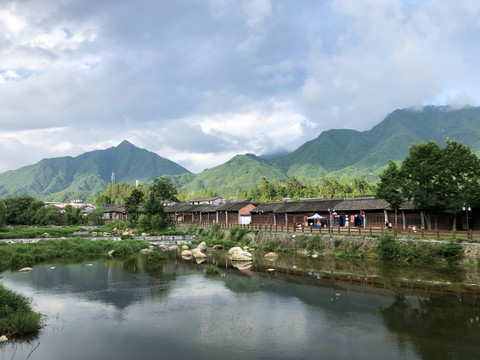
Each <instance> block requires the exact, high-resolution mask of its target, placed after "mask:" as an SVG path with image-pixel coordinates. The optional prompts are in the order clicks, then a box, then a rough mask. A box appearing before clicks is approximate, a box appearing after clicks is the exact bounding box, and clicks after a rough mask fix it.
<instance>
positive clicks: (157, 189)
mask: <svg viewBox="0 0 480 360" xmlns="http://www.w3.org/2000/svg"><path fill="white" fill-rule="evenodd" d="M150 191H151V192H152V193H153V196H155V198H156V199H157V200H160V201H161V202H162V204H163V203H164V202H165V200H171V201H177V200H178V199H177V195H178V193H177V189H176V188H175V186H173V184H172V182H171V181H170V180H169V179H167V178H166V177H159V178H155V179H154V180H153V184H152V185H151V186H150Z"/></svg>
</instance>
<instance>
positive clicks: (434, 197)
mask: <svg viewBox="0 0 480 360" xmlns="http://www.w3.org/2000/svg"><path fill="white" fill-rule="evenodd" d="M445 166H446V164H445V162H444V157H443V151H442V149H441V148H440V147H439V146H438V145H437V143H436V142H435V141H433V140H430V141H429V142H428V143H426V144H425V143H420V144H413V145H412V146H411V147H410V152H409V155H408V156H407V157H406V158H405V159H404V160H403V162H402V165H401V166H400V172H401V177H402V179H403V194H404V195H405V197H406V198H408V199H411V200H412V201H413V204H414V206H415V207H416V208H417V209H421V210H423V211H424V212H425V215H426V225H427V228H428V229H431V213H432V212H437V213H438V212H441V211H442V210H443V207H444V201H443V200H444V199H443V198H442V197H444V194H445V179H444V178H443V177H442V174H443V173H444V168H445Z"/></svg>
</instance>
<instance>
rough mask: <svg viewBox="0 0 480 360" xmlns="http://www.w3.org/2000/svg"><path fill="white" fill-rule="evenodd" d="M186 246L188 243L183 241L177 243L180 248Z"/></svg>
mask: <svg viewBox="0 0 480 360" xmlns="http://www.w3.org/2000/svg"><path fill="white" fill-rule="evenodd" d="M185 244H186V242H185V241H183V240H180V241H177V245H178V246H180V245H185Z"/></svg>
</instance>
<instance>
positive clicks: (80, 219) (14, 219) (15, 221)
mask: <svg viewBox="0 0 480 360" xmlns="http://www.w3.org/2000/svg"><path fill="white" fill-rule="evenodd" d="M102 218H103V210H102V209H95V210H92V211H90V212H89V213H88V214H83V213H82V212H81V209H79V208H74V207H73V206H71V205H67V206H65V207H64V208H63V211H62V210H61V209H59V208H58V207H56V206H53V205H47V206H45V204H44V203H43V201H40V200H37V199H35V198H34V197H32V196H28V195H20V196H15V197H12V198H9V199H5V200H2V199H0V228H3V227H5V226H6V225H38V226H45V225H86V224H90V225H99V224H101V223H102Z"/></svg>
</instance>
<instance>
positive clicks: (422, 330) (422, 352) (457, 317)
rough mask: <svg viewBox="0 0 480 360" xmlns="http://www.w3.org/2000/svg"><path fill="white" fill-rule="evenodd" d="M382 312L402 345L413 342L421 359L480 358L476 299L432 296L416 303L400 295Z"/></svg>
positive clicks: (388, 326) (389, 328) (479, 312)
mask: <svg viewBox="0 0 480 360" xmlns="http://www.w3.org/2000/svg"><path fill="white" fill-rule="evenodd" d="M380 312H381V314H382V316H383V320H384V322H385V324H386V326H387V328H388V330H389V331H391V332H392V333H393V334H394V335H396V337H397V339H398V342H399V345H400V346H401V347H403V346H405V345H406V344H407V343H408V342H410V343H411V344H412V345H413V347H414V348H415V350H416V351H417V353H418V355H419V356H420V357H421V358H422V359H478V358H480V346H479V345H478V338H479V335H480V319H479V318H478V316H479V315H480V305H479V304H476V303H475V300H474V299H473V298H461V297H459V296H457V295H443V296H442V295H431V296H430V298H428V299H418V301H416V302H415V301H407V299H406V298H405V297H404V296H403V295H400V294H399V295H397V296H396V297H395V301H394V303H393V304H392V305H391V306H390V307H388V308H384V309H381V310H380Z"/></svg>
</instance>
